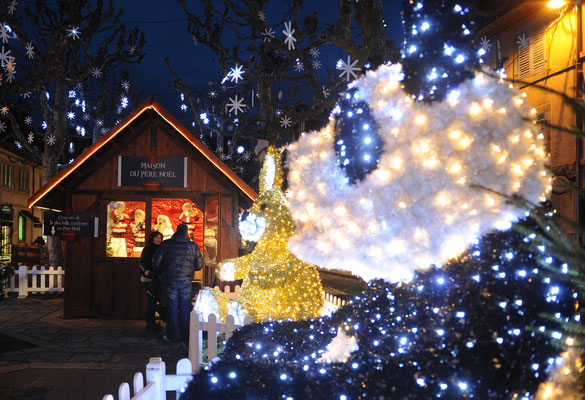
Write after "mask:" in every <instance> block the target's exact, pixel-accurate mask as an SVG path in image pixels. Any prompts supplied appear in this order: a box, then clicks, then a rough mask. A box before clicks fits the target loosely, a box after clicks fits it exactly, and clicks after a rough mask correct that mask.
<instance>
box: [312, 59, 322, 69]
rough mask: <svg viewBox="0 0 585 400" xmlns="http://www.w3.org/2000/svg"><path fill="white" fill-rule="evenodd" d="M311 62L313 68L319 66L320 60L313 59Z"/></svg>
mask: <svg viewBox="0 0 585 400" xmlns="http://www.w3.org/2000/svg"><path fill="white" fill-rule="evenodd" d="M312 64H313V68H314V69H319V68H321V61H319V60H313V62H312Z"/></svg>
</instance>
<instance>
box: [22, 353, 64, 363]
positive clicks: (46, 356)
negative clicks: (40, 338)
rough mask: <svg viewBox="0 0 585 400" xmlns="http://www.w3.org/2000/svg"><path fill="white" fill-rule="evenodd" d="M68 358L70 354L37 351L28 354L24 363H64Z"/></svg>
mask: <svg viewBox="0 0 585 400" xmlns="http://www.w3.org/2000/svg"><path fill="white" fill-rule="evenodd" d="M69 357H71V353H58V352H46V351H39V352H36V353H31V354H29V355H28V357H26V361H52V362H64V361H67V360H68V359H69Z"/></svg>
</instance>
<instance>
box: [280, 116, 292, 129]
mask: <svg viewBox="0 0 585 400" xmlns="http://www.w3.org/2000/svg"><path fill="white" fill-rule="evenodd" d="M291 125H292V121H291V119H290V118H289V117H288V115H285V116H284V117H282V118H281V119H280V126H282V127H283V128H288V127H290V126H291Z"/></svg>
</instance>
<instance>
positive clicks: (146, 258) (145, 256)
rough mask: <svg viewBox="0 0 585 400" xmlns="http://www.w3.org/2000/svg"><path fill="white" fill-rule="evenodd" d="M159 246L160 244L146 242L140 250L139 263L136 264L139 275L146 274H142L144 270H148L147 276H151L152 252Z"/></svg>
mask: <svg viewBox="0 0 585 400" xmlns="http://www.w3.org/2000/svg"><path fill="white" fill-rule="evenodd" d="M159 247H160V245H157V244H154V243H148V244H147V245H146V246H145V247H144V249H143V250H142V255H141V256H140V263H139V264H138V266H139V267H140V275H142V276H144V277H145V276H146V275H145V274H144V272H145V271H146V270H148V271H150V273H149V276H148V277H149V278H152V275H150V274H152V273H153V272H154V271H153V266H152V257H153V256H154V253H155V252H156V251H157V250H158V248H159Z"/></svg>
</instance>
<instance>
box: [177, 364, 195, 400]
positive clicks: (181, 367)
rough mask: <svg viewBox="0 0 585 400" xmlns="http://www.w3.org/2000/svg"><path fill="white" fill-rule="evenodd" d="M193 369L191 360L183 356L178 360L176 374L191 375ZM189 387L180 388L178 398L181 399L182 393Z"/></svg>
mask: <svg viewBox="0 0 585 400" xmlns="http://www.w3.org/2000/svg"><path fill="white" fill-rule="evenodd" d="M192 369H193V367H192V366H191V361H189V360H188V359H186V358H181V359H180V360H179V361H177V368H176V370H175V371H176V372H175V374H176V375H191V374H192V372H191V371H192ZM186 388H187V387H183V388H179V390H177V392H176V393H177V400H179V399H180V398H181V395H182V394H183V393H184V392H185V389H186Z"/></svg>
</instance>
